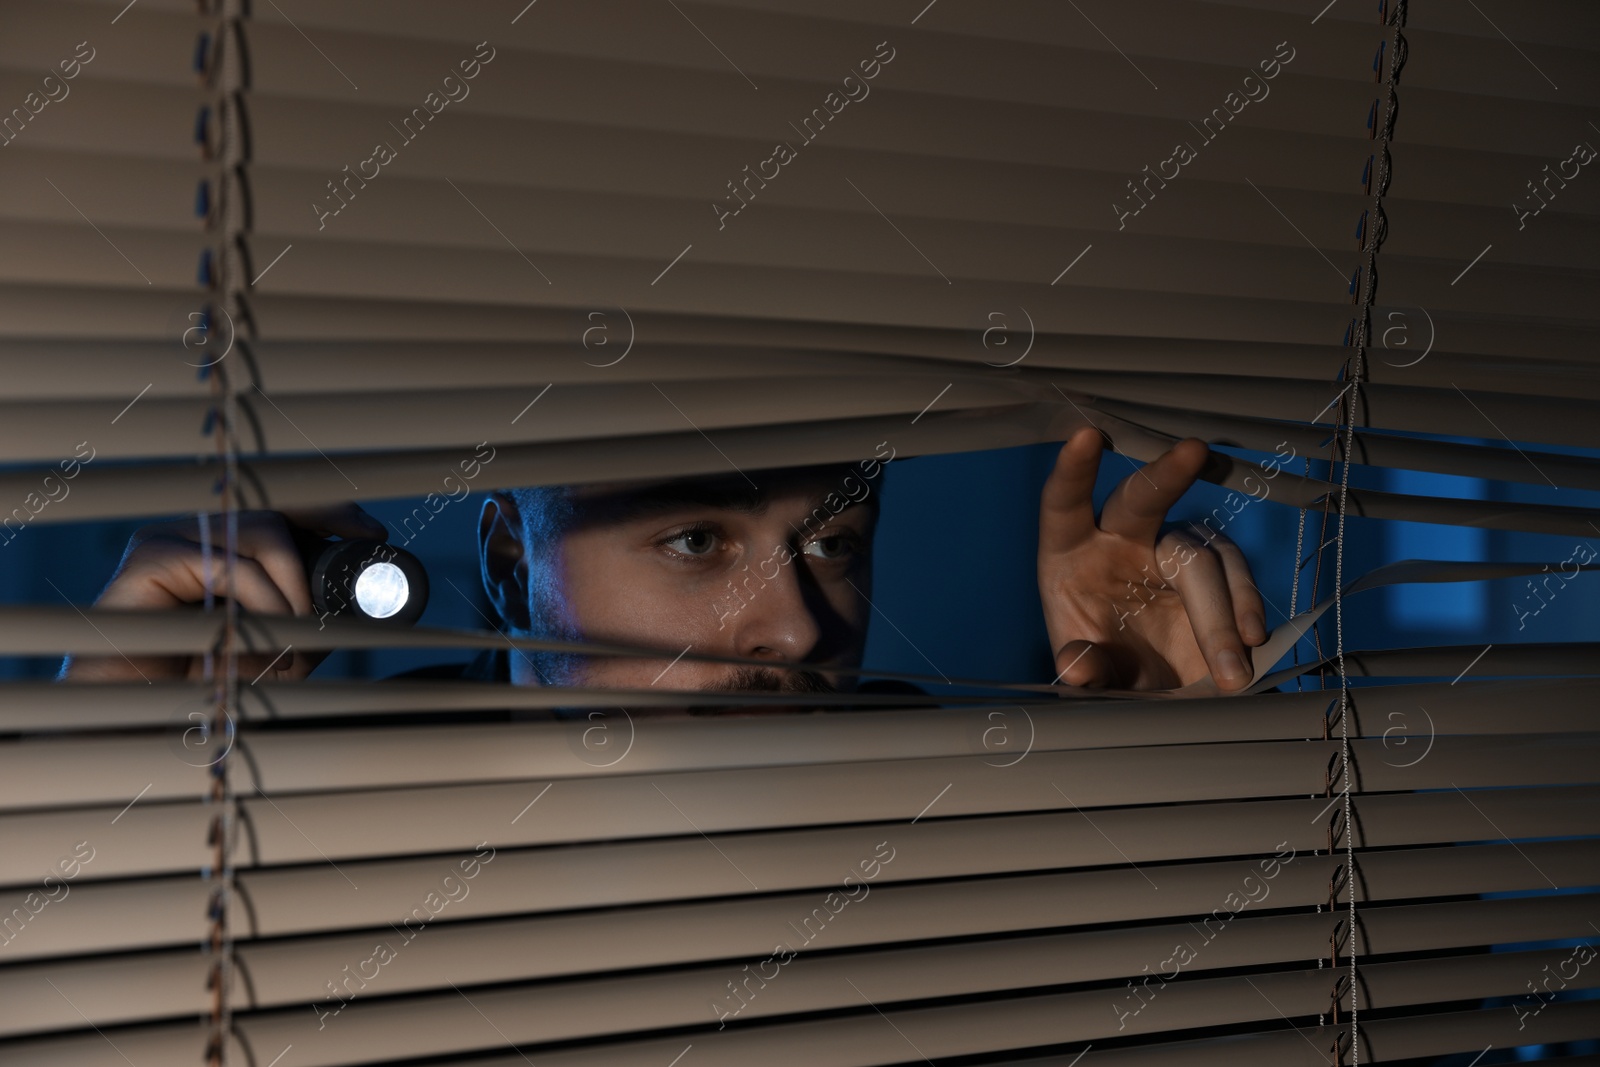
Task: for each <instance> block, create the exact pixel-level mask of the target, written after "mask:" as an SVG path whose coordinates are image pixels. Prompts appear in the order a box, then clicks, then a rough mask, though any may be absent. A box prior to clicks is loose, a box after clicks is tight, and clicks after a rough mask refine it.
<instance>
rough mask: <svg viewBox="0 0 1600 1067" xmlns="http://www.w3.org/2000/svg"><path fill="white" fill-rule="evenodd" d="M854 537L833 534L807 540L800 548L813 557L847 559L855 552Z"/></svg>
mask: <svg viewBox="0 0 1600 1067" xmlns="http://www.w3.org/2000/svg"><path fill="white" fill-rule="evenodd" d="M856 548H857V545H856V539H855V538H854V537H851V536H849V535H848V534H835V535H833V536H831V537H819V538H817V539H816V540H815V541H807V542H806V544H805V547H804V548H803V549H802V550H801V551H803V552H804V553H805V554H806V555H808V556H810V557H812V558H813V559H848V558H849V557H851V556H852V555H854V554H855V552H856Z"/></svg>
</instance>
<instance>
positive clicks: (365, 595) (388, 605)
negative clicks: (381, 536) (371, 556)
mask: <svg viewBox="0 0 1600 1067" xmlns="http://www.w3.org/2000/svg"><path fill="white" fill-rule="evenodd" d="M410 596H411V583H409V582H407V581H406V574H405V571H402V570H401V569H400V568H399V567H396V566H395V565H394V564H393V563H374V564H372V566H370V567H368V568H367V569H366V570H364V571H362V572H361V573H360V574H359V575H357V577H356V606H357V607H359V608H360V609H361V610H362V611H363V612H365V613H366V614H367V616H369V617H370V618H374V619H387V618H388V617H389V616H391V615H393V614H394V613H395V612H397V611H399V610H400V609H401V608H403V607H405V606H406V601H407V600H408V599H409V598H410Z"/></svg>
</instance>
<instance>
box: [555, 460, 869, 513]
mask: <svg viewBox="0 0 1600 1067" xmlns="http://www.w3.org/2000/svg"><path fill="white" fill-rule="evenodd" d="M847 480H848V481H847ZM865 484H866V482H865V479H863V478H861V477H860V476H859V475H858V474H857V472H856V471H855V469H854V468H853V467H852V466H851V465H848V464H840V465H830V466H822V467H796V468H786V469H781V470H765V471H751V472H748V473H744V474H742V473H739V472H731V473H729V474H725V475H724V474H710V475H698V476H694V477H688V478H669V479H641V480H638V481H630V482H608V483H605V484H598V485H580V486H574V487H573V490H572V494H571V497H570V499H571V501H572V504H573V506H574V510H575V511H577V512H578V513H579V514H580V515H583V516H584V517H587V518H591V519H600V518H606V519H611V520H613V521H618V520H622V519H626V518H633V517H643V516H645V515H649V514H654V513H660V512H666V511H678V510H682V509H685V508H711V509H716V510H722V511H736V512H742V513H745V514H750V515H761V514H764V513H765V512H766V511H767V509H768V507H769V506H771V504H772V503H773V502H774V501H778V500H783V501H796V502H801V503H805V504H808V505H809V504H811V503H820V502H821V501H822V500H823V499H824V498H826V497H827V496H828V494H830V493H838V494H840V495H846V494H847V493H848V495H850V496H851V497H854V496H855V495H856V493H859V492H860V488H861V486H864V485H865Z"/></svg>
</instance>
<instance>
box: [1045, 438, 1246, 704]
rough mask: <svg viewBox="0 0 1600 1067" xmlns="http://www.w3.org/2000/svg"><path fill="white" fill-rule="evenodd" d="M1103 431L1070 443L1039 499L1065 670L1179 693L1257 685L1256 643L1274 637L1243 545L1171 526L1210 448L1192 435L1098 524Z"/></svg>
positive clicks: (1073, 681)
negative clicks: (1206, 684)
mask: <svg viewBox="0 0 1600 1067" xmlns="http://www.w3.org/2000/svg"><path fill="white" fill-rule="evenodd" d="M1102 452H1103V444H1102V438H1101V435H1100V433H1099V431H1098V430H1094V429H1083V430H1079V431H1078V432H1077V433H1075V434H1073V436H1072V437H1071V438H1070V439H1069V440H1068V441H1067V443H1066V444H1065V445H1063V446H1062V449H1061V453H1060V455H1059V456H1057V457H1056V466H1055V470H1054V471H1052V472H1051V474H1050V478H1049V480H1048V481H1047V482H1046V483H1045V487H1044V493H1043V496H1042V497H1041V499H1040V502H1039V599H1040V600H1041V602H1042V603H1043V607H1044V618H1045V626H1046V628H1047V629H1048V631H1049V634H1050V647H1051V648H1052V649H1053V650H1054V651H1055V665H1056V671H1057V678H1058V680H1060V681H1064V682H1066V683H1067V684H1068V685H1080V686H1094V687H1112V688H1118V689H1176V688H1179V687H1181V686H1185V685H1188V684H1189V683H1191V682H1196V681H1199V680H1201V679H1203V678H1205V677H1207V676H1210V677H1211V678H1212V679H1214V680H1215V682H1216V684H1217V687H1218V688H1219V689H1220V690H1221V691H1222V692H1225V693H1226V692H1236V691H1238V690H1240V689H1243V688H1245V687H1246V686H1248V685H1249V684H1250V678H1251V670H1250V657H1249V655H1248V654H1247V651H1246V646H1247V645H1250V646H1254V645H1259V644H1262V643H1263V642H1265V641H1266V639H1267V631H1266V623H1265V621H1264V616H1263V611H1262V602H1261V594H1260V593H1259V592H1258V591H1257V589H1256V587H1255V583H1254V582H1253V581H1252V580H1251V577H1250V567H1249V564H1248V563H1247V562H1246V561H1245V558H1244V554H1243V553H1242V552H1240V551H1239V548H1238V546H1237V545H1235V544H1233V543H1232V542H1231V541H1228V540H1226V539H1225V538H1223V537H1221V536H1220V535H1219V534H1218V533H1217V532H1214V531H1208V532H1209V533H1210V536H1209V537H1206V536H1201V535H1200V534H1198V533H1190V532H1185V531H1172V532H1170V533H1167V534H1166V535H1165V536H1163V535H1162V533H1161V527H1162V524H1163V522H1164V521H1165V519H1166V516H1167V512H1168V511H1169V510H1171V508H1172V506H1173V505H1174V504H1176V503H1177V502H1178V498H1179V497H1181V496H1183V494H1184V493H1185V492H1186V491H1187V490H1188V489H1189V487H1190V486H1191V485H1193V484H1194V482H1195V479H1196V478H1197V477H1198V476H1199V474H1200V470H1201V468H1203V467H1204V466H1205V463H1206V458H1207V455H1208V454H1209V449H1208V448H1207V447H1206V444H1205V442H1204V441H1201V440H1199V439H1197V438H1189V439H1187V440H1184V441H1180V442H1179V443H1178V444H1176V445H1174V446H1173V447H1172V448H1171V449H1169V450H1168V451H1167V452H1166V453H1164V454H1163V455H1162V456H1161V457H1160V458H1158V459H1156V460H1155V461H1154V462H1152V463H1149V464H1146V465H1145V466H1144V467H1143V468H1142V469H1139V470H1136V471H1135V472H1134V473H1133V474H1131V475H1129V476H1128V477H1127V478H1126V479H1124V480H1123V482H1122V483H1121V484H1120V485H1118V486H1117V488H1116V489H1115V490H1114V491H1113V492H1112V494H1111V496H1110V497H1109V498H1108V499H1107V500H1106V505H1105V507H1104V509H1102V512H1101V515H1100V519H1099V521H1098V522H1096V521H1095V514H1094V499H1093V494H1094V484H1095V475H1096V473H1097V472H1098V471H1099V468H1100V457H1101V455H1102Z"/></svg>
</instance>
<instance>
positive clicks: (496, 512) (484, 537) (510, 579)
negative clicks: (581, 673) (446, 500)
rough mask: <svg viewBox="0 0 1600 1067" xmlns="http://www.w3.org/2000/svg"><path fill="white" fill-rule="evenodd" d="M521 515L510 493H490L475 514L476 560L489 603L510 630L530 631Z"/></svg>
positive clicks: (526, 570)
mask: <svg viewBox="0 0 1600 1067" xmlns="http://www.w3.org/2000/svg"><path fill="white" fill-rule="evenodd" d="M522 539H523V528H522V515H521V513H520V512H518V510H517V502H516V501H515V500H514V499H512V497H511V494H510V493H504V492H494V493H490V494H489V495H488V496H487V497H485V498H484V501H483V511H482V512H480V513H479V515H478V561H479V568H480V569H481V570H482V572H483V589H484V592H486V593H487V594H488V595H489V603H491V604H493V605H494V606H495V610H496V611H498V612H499V613H500V617H501V618H502V619H504V620H505V623H506V625H507V626H508V627H510V628H511V629H513V630H522V631H526V630H528V629H529V625H530V620H529V618H528V568H527V566H526V565H525V562H524V559H523V556H524V545H523V541H522Z"/></svg>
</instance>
